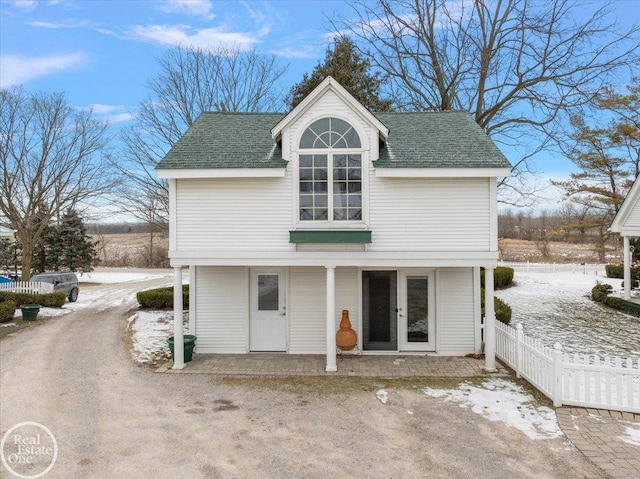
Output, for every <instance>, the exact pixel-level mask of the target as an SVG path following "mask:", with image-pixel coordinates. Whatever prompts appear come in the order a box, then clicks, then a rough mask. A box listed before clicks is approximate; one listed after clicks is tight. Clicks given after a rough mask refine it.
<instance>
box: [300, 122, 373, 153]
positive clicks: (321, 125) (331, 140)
mask: <svg viewBox="0 0 640 479" xmlns="http://www.w3.org/2000/svg"><path fill="white" fill-rule="evenodd" d="M360 145H361V144H360V138H359V137H358V134H357V133H356V131H355V129H354V128H353V127H352V126H351V125H350V124H349V123H347V122H345V121H344V120H340V119H339V118H321V119H320V120H317V121H315V122H313V123H312V124H311V125H310V126H309V128H307V129H306V130H305V132H304V133H303V134H302V137H301V138H300V148H360Z"/></svg>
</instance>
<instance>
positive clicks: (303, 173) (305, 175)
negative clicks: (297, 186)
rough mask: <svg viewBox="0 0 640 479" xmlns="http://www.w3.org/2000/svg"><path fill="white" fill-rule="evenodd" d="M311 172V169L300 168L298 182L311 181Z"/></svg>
mask: <svg viewBox="0 0 640 479" xmlns="http://www.w3.org/2000/svg"><path fill="white" fill-rule="evenodd" d="M312 179H313V170H312V169H311V168H300V180H312Z"/></svg>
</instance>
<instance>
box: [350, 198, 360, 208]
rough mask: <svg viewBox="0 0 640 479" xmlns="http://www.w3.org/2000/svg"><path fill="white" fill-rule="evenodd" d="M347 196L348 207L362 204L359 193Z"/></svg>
mask: <svg viewBox="0 0 640 479" xmlns="http://www.w3.org/2000/svg"><path fill="white" fill-rule="evenodd" d="M348 198H349V208H354V207H360V206H362V196H360V195H349V196H348Z"/></svg>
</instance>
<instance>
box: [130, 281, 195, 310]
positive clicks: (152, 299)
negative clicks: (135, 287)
mask: <svg viewBox="0 0 640 479" xmlns="http://www.w3.org/2000/svg"><path fill="white" fill-rule="evenodd" d="M136 298H137V299H138V303H139V304H140V307H141V308H151V309H163V308H173V286H169V287H167V288H156V289H148V290H146V291H140V292H139V293H138V294H136ZM182 307H183V308H185V309H186V308H188V307H189V285H188V284H183V285H182Z"/></svg>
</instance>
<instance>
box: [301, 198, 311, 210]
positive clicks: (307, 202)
mask: <svg viewBox="0 0 640 479" xmlns="http://www.w3.org/2000/svg"><path fill="white" fill-rule="evenodd" d="M311 206H313V196H312V195H300V207H301V208H309V207H311Z"/></svg>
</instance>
